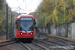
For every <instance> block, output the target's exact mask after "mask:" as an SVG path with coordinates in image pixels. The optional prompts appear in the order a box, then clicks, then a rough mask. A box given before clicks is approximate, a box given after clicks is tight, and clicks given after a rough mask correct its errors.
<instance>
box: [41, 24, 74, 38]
mask: <svg viewBox="0 0 75 50" xmlns="http://www.w3.org/2000/svg"><path fill="white" fill-rule="evenodd" d="M40 32H42V33H46V34H51V35H57V36H63V37H69V38H75V23H71V24H62V25H56V26H53V25H48V26H47V27H42V28H40Z"/></svg>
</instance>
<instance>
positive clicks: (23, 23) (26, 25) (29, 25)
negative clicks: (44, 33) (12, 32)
mask: <svg viewBox="0 0 75 50" xmlns="http://www.w3.org/2000/svg"><path fill="white" fill-rule="evenodd" d="M29 19H30V18H29ZM20 30H21V31H33V30H34V29H33V20H31V19H30V20H28V18H25V19H24V18H23V19H22V20H20Z"/></svg>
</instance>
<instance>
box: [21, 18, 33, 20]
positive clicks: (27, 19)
mask: <svg viewBox="0 0 75 50" xmlns="http://www.w3.org/2000/svg"><path fill="white" fill-rule="evenodd" d="M20 20H32V18H29V17H28V18H27V17H21V19H20Z"/></svg>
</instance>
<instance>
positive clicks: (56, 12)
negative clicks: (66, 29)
mask: <svg viewBox="0 0 75 50" xmlns="http://www.w3.org/2000/svg"><path fill="white" fill-rule="evenodd" d="M53 14H54V16H55V19H56V21H57V22H58V16H57V15H58V11H57V10H56V8H55V9H54V11H53Z"/></svg>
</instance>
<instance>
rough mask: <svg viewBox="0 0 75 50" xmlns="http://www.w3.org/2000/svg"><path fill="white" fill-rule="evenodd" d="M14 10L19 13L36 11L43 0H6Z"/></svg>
mask: <svg viewBox="0 0 75 50" xmlns="http://www.w3.org/2000/svg"><path fill="white" fill-rule="evenodd" d="M6 2H7V3H8V5H9V7H10V8H11V9H12V11H16V12H18V13H27V14H28V13H30V12H34V11H35V10H36V9H37V7H38V5H39V4H40V3H41V2H42V0H6Z"/></svg>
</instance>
